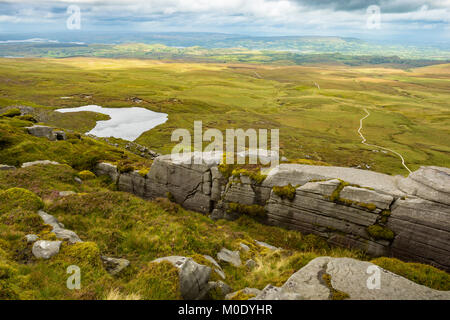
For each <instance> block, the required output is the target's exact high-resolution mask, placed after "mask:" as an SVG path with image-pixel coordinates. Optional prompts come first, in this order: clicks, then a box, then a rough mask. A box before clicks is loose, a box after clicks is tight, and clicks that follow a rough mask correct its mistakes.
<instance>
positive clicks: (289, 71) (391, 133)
mask: <svg viewBox="0 0 450 320" xmlns="http://www.w3.org/2000/svg"><path fill="white" fill-rule="evenodd" d="M62 97H64V99H62ZM133 98H139V100H137V99H133ZM140 100H142V101H140ZM449 101H450V65H448V64H446V65H435V66H429V67H423V68H417V69H410V70H399V69H389V68H374V67H341V66H321V67H305V66H267V65H264V66H261V65H245V64H213V63H180V62H176V63H175V62H161V61H152V60H128V59H95V58H69V59H0V107H5V106H11V105H27V106H32V107H38V108H40V109H41V110H42V112H43V113H45V122H46V123H48V124H51V125H55V126H60V127H63V128H67V129H72V130H76V131H80V132H86V131H89V130H90V129H92V128H93V127H94V126H95V121H96V120H100V119H104V118H105V116H102V115H100V116H99V115H97V114H93V113H88V112H87V113H81V114H58V113H53V112H51V110H53V109H57V108H62V107H78V106H83V105H88V104H97V105H101V106H104V107H131V106H140V107H144V108H148V109H150V110H153V111H157V112H164V113H167V114H169V120H168V121H167V122H166V123H165V124H163V125H160V126H158V127H156V128H155V129H153V130H150V131H147V132H145V133H144V134H143V135H141V136H140V137H139V138H138V139H137V141H136V142H138V143H140V144H143V145H146V146H148V147H150V148H151V149H153V150H156V151H158V152H160V153H168V152H170V150H171V148H172V146H173V145H174V143H171V142H170V137H171V133H172V131H173V130H174V129H176V128H186V129H192V128H193V122H194V121H195V120H202V121H203V126H204V128H205V129H206V128H217V129H220V130H223V131H224V130H225V129H226V128H230V129H231V128H244V129H246V128H255V129H257V128H267V129H271V128H279V129H280V145H281V151H282V154H283V155H284V156H286V157H287V158H288V159H290V160H294V159H308V160H316V161H323V162H327V163H329V164H332V165H341V166H361V167H363V168H370V169H371V170H375V171H379V172H385V173H389V174H404V175H406V174H407V173H408V172H407V170H406V169H405V168H404V167H403V166H402V164H401V161H400V159H399V158H398V156H396V155H395V154H393V153H389V152H387V153H385V152H382V151H381V150H379V149H375V148H373V147H369V146H365V145H363V144H361V138H360V136H359V134H358V132H357V130H358V128H359V124H360V122H359V121H360V119H361V118H363V117H364V116H365V115H366V112H365V111H364V109H367V110H368V111H369V112H370V116H369V117H368V118H367V119H365V120H364V123H363V125H364V127H363V130H362V132H363V134H364V136H365V138H366V139H367V143H369V144H375V145H379V146H383V147H385V148H389V149H392V150H395V151H396V152H398V153H400V154H401V155H403V157H404V158H405V161H406V164H407V165H408V167H409V168H410V169H411V170H416V169H417V168H418V167H420V166H421V165H437V166H447V167H448V166H449V155H450V129H449V128H450V104H449Z"/></svg>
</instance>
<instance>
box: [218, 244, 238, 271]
mask: <svg viewBox="0 0 450 320" xmlns="http://www.w3.org/2000/svg"><path fill="white" fill-rule="evenodd" d="M217 259H218V260H219V261H224V262H227V263H230V264H232V265H233V266H235V267H239V266H240V265H241V264H242V262H241V257H240V255H239V251H231V250H228V249H225V248H222V250H220V252H219V253H218V254H217Z"/></svg>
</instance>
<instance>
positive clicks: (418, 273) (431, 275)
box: [371, 257, 450, 291]
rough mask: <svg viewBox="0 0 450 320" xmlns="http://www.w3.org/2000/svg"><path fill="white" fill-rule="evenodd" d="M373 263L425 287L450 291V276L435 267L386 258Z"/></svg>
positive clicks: (375, 260)
mask: <svg viewBox="0 0 450 320" xmlns="http://www.w3.org/2000/svg"><path fill="white" fill-rule="evenodd" d="M371 262H372V263H373V264H376V265H378V266H380V267H381V268H383V269H386V270H388V271H391V272H393V273H395V274H398V275H399V276H402V277H405V278H406V279H409V280H411V281H414V282H415V283H418V284H421V285H423V286H427V287H429V288H432V289H436V290H443V291H448V290H450V274H448V273H447V272H445V271H442V270H439V269H437V268H435V267H432V266H429V265H426V264H421V263H415V262H403V261H400V260H398V259H395V258H385V257H382V258H377V259H374V260H372V261H371Z"/></svg>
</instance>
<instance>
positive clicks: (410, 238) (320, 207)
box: [96, 153, 450, 271]
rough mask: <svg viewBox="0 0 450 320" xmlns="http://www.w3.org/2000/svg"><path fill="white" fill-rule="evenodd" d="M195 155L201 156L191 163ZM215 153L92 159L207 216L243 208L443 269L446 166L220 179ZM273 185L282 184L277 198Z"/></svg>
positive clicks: (449, 233) (149, 192)
mask: <svg viewBox="0 0 450 320" xmlns="http://www.w3.org/2000/svg"><path fill="white" fill-rule="evenodd" d="M199 157H201V159H200V160H201V161H199ZM221 159H222V157H221V155H215V154H211V153H203V154H200V153H192V154H191V156H190V157H187V158H185V159H181V160H180V159H178V160H172V158H171V156H170V155H165V156H160V157H157V158H156V159H155V160H154V162H153V165H152V167H151V169H150V171H149V173H148V174H147V175H146V176H144V177H143V176H141V175H140V174H139V173H138V172H137V171H136V172H129V173H119V172H118V170H117V168H116V167H115V166H114V165H112V164H108V163H100V164H98V165H97V169H96V173H97V174H98V175H108V176H110V177H111V179H112V180H113V181H115V182H116V184H117V186H118V189H119V190H121V191H126V192H130V193H133V194H136V195H138V196H140V197H143V198H146V199H152V198H156V197H169V198H170V199H171V200H172V201H174V202H176V203H179V204H181V205H182V206H183V207H185V208H187V209H190V210H193V211H197V212H201V213H204V214H209V215H210V216H211V217H212V218H213V219H222V218H225V219H234V218H237V217H238V216H239V215H241V214H246V213H248V214H251V215H253V216H257V217H258V219H259V220H260V221H261V222H263V223H267V224H270V225H275V226H280V227H284V228H286V229H293V230H298V231H301V232H303V233H306V234H308V233H312V234H316V235H319V236H322V237H324V238H326V239H327V240H328V242H329V243H330V244H333V245H339V246H344V247H351V248H358V249H361V250H364V251H366V252H367V253H368V254H370V255H372V256H393V257H398V258H402V259H404V260H408V261H418V262H423V263H428V264H431V265H434V266H436V267H438V268H441V269H444V270H447V271H448V270H450V200H449V199H450V169H448V168H440V167H421V168H420V169H419V170H417V171H415V172H413V173H412V174H410V176H409V177H407V178H404V177H401V176H389V175H386V174H382V173H377V172H372V171H367V170H360V169H353V168H341V167H326V166H309V165H298V164H281V165H279V166H278V167H276V168H275V169H272V170H271V171H270V173H269V174H268V175H267V177H266V178H265V179H264V181H261V180H258V179H257V180H258V181H256V180H255V179H254V178H252V176H251V175H249V174H246V173H245V172H242V173H238V175H237V176H236V175H233V176H231V177H229V178H228V177H225V176H224V175H223V174H222V173H221V170H220V168H219V163H220V160H221ZM274 187H277V188H278V189H283V187H286V188H290V190H292V192H291V193H290V195H289V196H285V195H284V194H282V193H280V192H275V191H274V189H276V188H274Z"/></svg>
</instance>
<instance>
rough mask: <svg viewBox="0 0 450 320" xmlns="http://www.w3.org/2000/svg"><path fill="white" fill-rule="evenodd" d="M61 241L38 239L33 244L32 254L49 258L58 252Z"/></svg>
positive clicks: (40, 257) (39, 257) (41, 257)
mask: <svg viewBox="0 0 450 320" xmlns="http://www.w3.org/2000/svg"><path fill="white" fill-rule="evenodd" d="M61 243H62V241H46V240H39V241H36V242H35V243H34V244H33V248H32V252H33V255H34V256H35V257H36V258H38V259H50V258H51V257H53V256H54V255H56V254H58V252H59V249H60V247H61Z"/></svg>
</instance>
